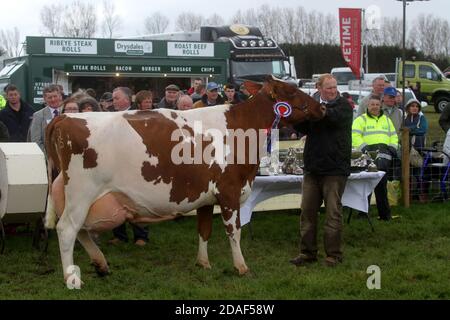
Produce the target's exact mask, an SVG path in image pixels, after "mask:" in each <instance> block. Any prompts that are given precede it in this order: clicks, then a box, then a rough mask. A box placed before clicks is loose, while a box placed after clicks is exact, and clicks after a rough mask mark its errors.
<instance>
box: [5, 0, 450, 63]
mask: <svg viewBox="0 0 450 320" xmlns="http://www.w3.org/2000/svg"><path fill="white" fill-rule="evenodd" d="M99 6H101V8H102V10H101V11H102V14H101V16H99V14H98V13H97V10H96V6H95V5H94V4H92V3H85V2H83V1H81V0H74V1H73V2H71V3H70V4H65V5H63V4H58V3H54V4H50V5H45V6H43V7H42V9H41V11H40V18H41V19H40V20H41V26H40V33H41V34H42V35H43V36H53V37H56V36H61V37H80V38H92V37H98V36H101V37H104V38H117V37H120V36H123V35H122V34H120V31H121V30H122V27H123V18H122V17H121V16H120V15H119V14H118V13H117V11H116V8H115V6H114V4H113V3H111V2H110V1H107V0H103V2H102V3H101V4H99ZM233 23H241V24H248V25H254V26H257V27H259V28H260V29H261V31H262V33H263V34H265V35H267V36H270V37H272V38H274V39H275V40H276V41H277V42H278V43H281V44H292V45H297V44H301V45H310V44H314V45H324V46H326V45H330V46H336V45H338V44H339V37H338V36H339V32H338V17H337V13H336V14H335V15H333V14H324V13H322V12H318V11H316V10H313V11H310V12H308V11H306V10H305V9H304V8H303V7H302V6H297V7H295V8H292V7H289V8H288V7H279V6H276V7H273V6H269V5H267V4H265V5H261V6H260V7H258V8H254V9H248V10H237V11H236V12H235V13H234V14H233V15H232V17H231V18H230V19H228V21H226V20H225V19H224V18H223V16H221V15H219V14H217V13H213V14H211V15H210V16H208V17H205V16H203V15H201V14H197V13H192V12H183V13H181V14H179V15H178V16H177V17H175V18H174V19H173V20H172V19H170V18H168V17H167V16H165V15H164V14H162V13H161V12H158V11H156V12H153V13H151V14H149V15H148V16H146V17H145V18H144V20H143V28H142V30H138V31H137V34H136V35H146V34H157V33H164V32H167V31H168V30H169V26H171V25H172V24H173V27H172V29H174V30H175V31H184V32H192V31H196V30H199V29H200V26H202V25H224V24H233ZM402 23H403V22H402V19H400V18H390V17H384V18H383V19H382V20H381V23H380V29H373V30H365V32H364V41H365V43H368V44H369V45H371V46H372V47H384V46H389V47H398V48H400V47H401V46H402V32H401V30H402ZM19 39H20V34H19V31H18V30H17V28H14V29H13V30H1V31H0V48H1V49H0V53H2V52H3V53H4V54H5V55H6V56H10V57H13V56H16V55H17V54H18V53H19V52H20V47H21V43H20V41H19ZM407 47H408V49H416V50H418V51H420V52H422V53H423V54H424V55H425V56H427V57H432V58H434V59H445V58H448V57H449V55H450V27H449V21H448V20H445V19H441V18H438V17H436V16H433V15H431V14H427V15H425V14H421V15H419V16H418V18H417V19H415V20H414V21H413V22H412V23H411V24H410V26H409V27H408V29H407Z"/></svg>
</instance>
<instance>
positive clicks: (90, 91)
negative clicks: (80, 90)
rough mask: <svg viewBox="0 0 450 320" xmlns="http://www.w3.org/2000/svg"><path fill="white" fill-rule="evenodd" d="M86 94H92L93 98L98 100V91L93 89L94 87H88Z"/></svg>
mask: <svg viewBox="0 0 450 320" xmlns="http://www.w3.org/2000/svg"><path fill="white" fill-rule="evenodd" d="M86 94H88V95H90V96H91V97H92V98H94V99H95V100H97V92H95V90H94V89H92V88H88V89H86Z"/></svg>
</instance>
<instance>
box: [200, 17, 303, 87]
mask: <svg viewBox="0 0 450 320" xmlns="http://www.w3.org/2000/svg"><path fill="white" fill-rule="evenodd" d="M200 41H206V42H228V43H229V44H230V65H229V75H228V81H229V82H232V83H235V84H237V85H241V84H242V83H243V82H244V81H245V80H253V81H263V80H264V77H265V75H267V74H273V75H274V76H276V77H278V78H281V79H285V80H289V79H291V78H292V76H294V77H295V73H296V72H295V67H294V66H293V61H292V60H291V59H289V57H288V56H286V55H285V53H284V52H283V50H282V49H281V48H280V47H279V46H278V44H277V43H276V42H275V40H273V39H272V38H270V37H266V36H264V35H263V34H262V33H261V31H260V30H259V28H257V27H252V26H246V25H240V24H235V25H231V26H204V27H201V28H200ZM287 66H288V67H287Z"/></svg>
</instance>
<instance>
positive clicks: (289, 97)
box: [244, 76, 324, 123]
mask: <svg viewBox="0 0 450 320" xmlns="http://www.w3.org/2000/svg"><path fill="white" fill-rule="evenodd" d="M244 86H245V87H246V88H247V90H248V91H249V92H250V93H251V94H252V95H256V94H258V93H259V94H263V95H266V96H267V97H268V98H269V99H271V100H272V101H273V106H274V109H277V110H278V111H280V112H281V113H283V112H288V113H287V114H288V115H287V117H282V120H284V121H286V122H287V123H296V122H302V121H305V120H320V119H322V118H323V116H324V113H323V108H321V104H320V103H319V102H318V101H316V100H314V99H313V98H312V97H310V96H309V95H307V94H306V93H304V92H303V91H301V90H299V89H298V88H296V87H294V86H293V85H292V84H290V83H288V82H286V81H283V80H279V79H277V78H275V77H274V76H268V77H267V78H266V79H265V81H264V83H263V84H259V83H256V82H253V81H245V82H244ZM289 106H290V108H291V109H292V112H291V113H290V114H289Z"/></svg>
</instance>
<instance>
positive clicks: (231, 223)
mask: <svg viewBox="0 0 450 320" xmlns="http://www.w3.org/2000/svg"><path fill="white" fill-rule="evenodd" d="M217 198H218V200H219V204H220V208H221V209H222V220H223V223H224V225H225V230H226V233H227V236H228V238H229V240H230V245H231V252H232V255H233V264H234V267H235V268H236V269H237V270H238V271H239V274H240V275H244V274H246V273H247V272H248V267H247V265H246V264H245V261H244V256H243V255H242V251H241V221H240V215H239V209H240V206H239V202H238V200H239V196H237V197H235V199H236V201H230V200H229V201H227V199H226V198H225V197H223V196H221V195H219V196H218V197H217ZM231 199H234V198H231Z"/></svg>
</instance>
